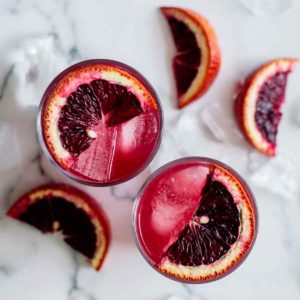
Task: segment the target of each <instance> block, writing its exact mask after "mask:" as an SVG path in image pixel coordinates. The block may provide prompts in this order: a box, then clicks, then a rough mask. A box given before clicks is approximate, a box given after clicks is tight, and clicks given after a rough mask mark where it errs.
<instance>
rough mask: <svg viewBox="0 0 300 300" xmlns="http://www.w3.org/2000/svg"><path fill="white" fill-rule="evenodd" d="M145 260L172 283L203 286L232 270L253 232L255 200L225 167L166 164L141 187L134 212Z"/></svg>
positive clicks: (190, 161) (202, 162) (189, 161)
mask: <svg viewBox="0 0 300 300" xmlns="http://www.w3.org/2000/svg"><path fill="white" fill-rule="evenodd" d="M133 222H134V231H135V238H136V241H137V244H138V247H139V249H140V251H141V253H142V254H143V256H144V257H145V259H146V260H147V261H148V262H149V263H150V265H152V266H153V267H154V268H155V269H156V270H157V271H159V272H160V273H162V274H163V275H166V276H168V277H169V278H171V279H176V280H181V281H184V282H196V283H202V282H207V281H212V280H216V279H219V278H221V277H223V276H225V275H226V274H228V273H230V272H231V271H233V270H234V269H235V268H236V267H237V266H238V265H240V264H241V262H242V261H243V260H244V259H245V258H246V256H247V255H248V253H249V252H250V249H251V248H252V246H253V244H254V241H255V237H256V231H257V213H256V206H255V203H254V197H253V195H252V194H251V192H250V190H249V188H248V187H247V185H246V183H245V182H244V181H243V180H242V179H241V178H240V177H239V176H238V175H237V174H236V173H235V172H234V171H233V170H231V169H230V168H229V167H227V166H225V165H224V164H222V163H220V162H218V161H215V160H212V159H207V158H200V157H191V158H184V159H180V160H177V161H174V162H171V163H169V164H167V165H165V166H163V167H162V168H161V169H159V170H158V171H156V172H155V173H154V174H153V175H152V176H151V177H150V178H149V179H148V181H147V182H146V183H145V185H144V186H143V188H142V189H141V191H140V193H139V196H138V198H137V200H136V202H135V208H134V213H133Z"/></svg>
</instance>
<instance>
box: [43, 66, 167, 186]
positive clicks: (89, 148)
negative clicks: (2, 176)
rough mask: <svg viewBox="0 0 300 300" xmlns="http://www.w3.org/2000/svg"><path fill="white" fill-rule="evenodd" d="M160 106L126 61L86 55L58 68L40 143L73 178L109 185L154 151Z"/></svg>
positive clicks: (134, 171)
mask: <svg viewBox="0 0 300 300" xmlns="http://www.w3.org/2000/svg"><path fill="white" fill-rule="evenodd" d="M161 128H162V112H161V108H160V105H159V101H158V98H157V96H156V94H155V92H154V90H153V88H152V87H151V86H150V84H149V83H148V82H147V81H146V79H144V78H143V77H142V75H141V74H139V73H138V72H137V71H135V70H133V69H132V68H130V67H129V66H126V65H124V64H121V63H118V62H115V61H109V60H90V61H85V62H81V63H79V64H76V65H74V66H71V67H70V68H68V69H67V70H65V71H64V72H62V73H61V74H59V75H58V76H57V77H56V78H55V79H54V80H53V82H52V83H51V84H50V85H49V87H48V89H47V90H46V92H45V94H44V96H43V99H42V103H41V107H40V113H39V117H38V133H39V138H40V142H41V145H42V147H43V149H44V151H45V153H46V154H47V156H48V157H49V158H50V160H51V161H52V162H53V163H54V164H55V165H56V166H58V168H59V170H61V171H63V172H64V173H65V174H66V175H68V176H70V177H71V178H72V179H75V180H78V181H80V182H82V183H87V184H92V185H109V184H115V183H120V182H122V181H125V180H128V179H129V178H132V177H133V176H135V175H136V174H138V173H139V172H140V171H142V169H144V168H145V167H146V166H147V165H148V163H149V162H150V161H151V159H152V158H153V156H154V155H155V153H156V151H157V149H158V146H159V143H160V136H161Z"/></svg>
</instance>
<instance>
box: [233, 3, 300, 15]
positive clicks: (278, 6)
mask: <svg viewBox="0 0 300 300" xmlns="http://www.w3.org/2000/svg"><path fill="white" fill-rule="evenodd" d="M238 1H239V2H240V3H241V4H242V5H243V7H244V8H245V9H246V10H247V11H249V12H250V13H252V14H254V15H256V16H278V15H282V14H286V13H289V12H290V11H292V10H293V8H294V7H295V3H296V2H295V0H238Z"/></svg>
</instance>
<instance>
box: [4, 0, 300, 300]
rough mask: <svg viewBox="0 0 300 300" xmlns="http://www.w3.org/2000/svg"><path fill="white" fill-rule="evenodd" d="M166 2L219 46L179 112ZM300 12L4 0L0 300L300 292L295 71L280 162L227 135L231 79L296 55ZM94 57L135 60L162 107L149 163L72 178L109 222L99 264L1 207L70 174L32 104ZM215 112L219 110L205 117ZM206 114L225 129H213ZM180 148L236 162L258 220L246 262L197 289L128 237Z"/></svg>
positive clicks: (224, 5) (282, 7)
mask: <svg viewBox="0 0 300 300" xmlns="http://www.w3.org/2000/svg"><path fill="white" fill-rule="evenodd" d="M254 2H256V5H258V6H256V7H255V8H254V10H253V9H251V3H252V5H254V4H253V3H254ZM263 2H264V3H266V4H265V8H263V7H260V6H262V3H263ZM245 3H246V4H245ZM171 4H172V5H177V6H178V5H184V6H186V7H190V8H192V9H194V10H196V11H198V12H199V13H202V14H203V15H204V16H206V17H207V18H208V19H209V20H210V21H211V23H212V24H213V26H214V28H215V30H216V32H217V35H218V37H219V42H220V45H221V49H222V54H223V65H222V69H221V72H220V74H219V77H218V79H217V81H216V82H215V84H214V85H213V87H212V88H211V89H210V90H209V92H208V93H207V94H206V95H205V96H204V97H203V98H202V99H201V100H200V101H198V102H196V103H194V104H193V105H190V106H189V107H187V108H186V109H185V110H182V111H179V110H177V109H176V108H175V106H174V103H175V101H174V99H175V93H174V82H173V77H172V73H171V55H172V51H173V47H174V46H173V44H172V41H171V36H170V33H169V32H168V29H167V26H166V24H165V22H164V20H163V18H162V17H161V15H160V13H159V11H158V9H157V8H158V7H159V6H161V5H171ZM270 4H271V5H272V7H271V8H270V7H268V5H270ZM290 5H291V7H290ZM249 7H250V8H249ZM252 7H253V6H252ZM266 7H267V8H266ZM253 11H254V13H253ZM299 16H300V2H299V1H297V0H294V1H292V0H282V1H279V0H269V1H268V0H264V1H262V0H261V1H252V0H248V1H247V0H224V1H221V0H210V1H196V0H194V1H192V0H187V1H166V0H165V1H163V0H161V1H157V0H151V1H150V0H143V1H142V0H127V1H121V0H119V1H117V0H110V1H105V0H86V1H80V0H72V1H70V0H57V1H53V0H45V1H37V0H28V1H25V0H1V1H0V19H1V29H0V30H1V34H0V70H1V71H0V299H1V300H54V299H55V300H100V299H105V300H108V299H109V300H114V299H123V300H127V299H128V300H129V299H130V300H131V299H139V300H164V299H169V300H171V299H172V300H176V299H178V300H180V299H199V300H215V299H222V300H240V299H243V300H248V299H249V300H250V299H251V300H253V299H257V300H259V299H272V300H278V299H283V298H284V299H289V300H296V299H300V259H299V253H300V193H299V182H300V159H299V149H300V120H299V118H300V102H299V101H300V89H299V78H300V66H298V67H297V68H296V70H295V72H293V74H292V75H291V76H290V78H289V83H288V88H287V95H286V97H287V101H286V103H285V106H284V109H283V119H282V122H281V127H280V132H279V136H278V144H279V146H278V151H279V155H278V157H277V158H276V159H265V158H263V157H262V156H260V155H258V154H257V153H256V152H255V151H253V149H252V148H251V147H250V146H248V144H247V143H246V142H245V141H244V139H243V138H242V137H241V136H240V135H239V134H238V133H236V131H235V130H236V127H235V125H234V123H232V117H233V115H232V111H231V109H232V96H233V94H234V90H235V87H236V85H237V84H238V82H239V80H241V79H242V78H243V77H244V76H245V75H246V74H247V73H248V72H250V71H251V70H253V69H254V68H256V67H257V66H258V65H259V64H261V63H264V62H265V61H267V60H270V59H272V58H276V57H281V56H284V57H286V56H296V57H300V38H299V37H298V29H299V27H300V18H299ZM88 58H110V59H115V60H120V61H122V62H125V63H127V64H129V65H132V66H133V67H135V68H137V69H138V70H139V71H140V72H141V73H142V74H144V75H145V76H146V77H147V78H148V79H149V81H150V82H151V83H152V84H153V86H154V88H155V89H156V90H157V92H158V94H159V96H160V98H161V102H162V105H163V108H164V113H165V132H164V137H163V143H162V146H161V149H160V151H159V153H158V155H157V157H156V158H155V160H154V161H153V162H152V164H151V165H150V166H149V168H147V169H146V170H145V171H144V172H143V173H142V174H140V175H139V176H137V177H136V178H135V179H133V180H131V181H130V182H127V183H124V184H122V185H119V186H117V187H112V188H91V187H85V186H80V187H81V188H82V189H85V190H87V191H88V192H90V193H91V194H92V195H93V196H94V197H96V198H97V200H98V201H99V202H100V203H101V205H102V206H103V208H104V209H105V211H106V212H107V213H108V215H109V217H110V220H111V224H112V230H113V240H112V245H111V248H110V251H109V254H108V256H107V259H106V261H105V263H104V265H103V268H102V269H101V271H100V272H99V273H96V272H95V271H94V270H93V269H92V268H90V267H89V266H88V265H86V264H85V263H83V262H82V258H81V256H80V255H75V254H74V252H73V251H72V250H70V248H68V247H67V246H66V245H65V244H64V243H63V242H62V241H60V239H59V238H57V237H52V236H46V235H42V234H41V233H40V232H38V231H36V230H35V229H33V228H31V227H30V226H26V225H25V224H21V223H18V222H16V221H13V220H9V219H7V218H6V217H5V216H4V215H5V212H6V210H7V208H8V207H9V205H10V204H11V203H13V202H14V201H15V200H16V198H17V197H18V196H20V195H21V194H22V193H23V192H25V191H27V190H29V189H30V188H32V187H35V186H37V185H38V184H40V183H44V182H48V181H53V180H54V181H64V182H67V181H68V179H66V178H65V177H63V176H62V175H61V174H59V173H58V172H57V171H56V170H55V169H54V167H52V165H51V164H50V163H49V162H48V161H47V160H46V159H45V157H44V156H43V154H42V153H41V149H40V147H39V145H38V142H37V138H36V130H35V117H36V112H37V104H38V102H39V99H40V95H41V93H42V91H43V90H44V88H45V86H46V85H47V83H48V82H49V80H51V79H52V78H53V76H54V74H56V73H57V72H59V71H60V70H61V69H62V68H63V67H64V66H66V65H68V64H70V63H72V62H75V61H78V60H82V59H88ZM215 103H216V105H215ZM218 105H219V106H218ZM211 111H212V112H213V115H212V116H217V115H218V116H219V117H217V118H216V117H213V118H212V119H211V120H210V119H209V117H210V116H211V115H210V114H209V112H211ZM207 120H210V122H209V125H210V127H213V126H214V127H216V128H217V129H218V130H219V131H215V132H214V134H212V132H211V131H210V130H209V128H208V127H207V125H206V123H207ZM6 132H9V135H8V137H6V138H5V136H7V134H6ZM186 155H201V156H208V157H212V158H217V159H220V160H222V161H224V162H227V163H228V164H229V165H231V166H232V167H233V168H235V169H236V170H237V171H239V172H240V173H241V174H242V175H243V176H244V177H245V179H246V180H247V182H248V183H249V184H250V186H251V188H252V189H253V192H254V194H255V196H256V199H257V205H258V209H259V216H260V228H259V234H258V239H257V242H256V245H255V246H254V248H253V250H252V252H251V254H250V256H249V258H248V259H247V260H246V261H245V262H244V263H243V265H242V266H241V267H240V268H239V269H237V270H236V271H235V272H234V273H232V274H231V275H230V276H228V277H225V278H224V279H222V280H219V281H216V282H213V283H209V284H204V285H185V284H180V283H177V282H173V281H171V280H168V279H166V278H164V277H163V276H161V275H159V274H158V273H156V272H155V271H154V270H152V269H151V267H150V266H148V264H147V263H146V262H145V261H144V259H143V258H142V256H141V255H140V254H139V252H138V250H137V248H136V246H135V244H134V241H133V237H132V233H131V224H130V222H131V210H132V204H133V198H134V196H135V195H136V193H137V191H138V189H139V187H140V185H141V184H142V183H143V182H144V180H145V179H146V178H147V176H148V175H149V174H150V172H151V171H153V170H154V169H156V168H157V167H158V166H160V165H162V164H163V163H164V162H167V161H170V160H172V159H174V158H178V157H182V156H186Z"/></svg>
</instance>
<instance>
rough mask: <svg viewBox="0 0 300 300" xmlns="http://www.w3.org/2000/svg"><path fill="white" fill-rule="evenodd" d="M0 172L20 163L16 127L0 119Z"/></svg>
mask: <svg viewBox="0 0 300 300" xmlns="http://www.w3.org/2000/svg"><path fill="white" fill-rule="evenodd" d="M0 157H1V158H2V159H1V163H0V173H1V172H5V171H9V170H10V169H12V168H14V167H16V166H17V165H18V164H20V163H21V160H22V157H21V149H20V144H19V139H18V133H17V129H16V127H15V126H14V125H13V124H11V123H9V122H6V121H3V120H0Z"/></svg>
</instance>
